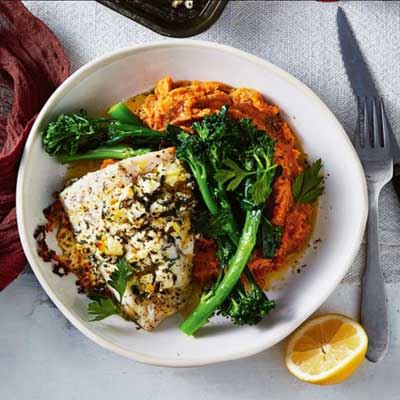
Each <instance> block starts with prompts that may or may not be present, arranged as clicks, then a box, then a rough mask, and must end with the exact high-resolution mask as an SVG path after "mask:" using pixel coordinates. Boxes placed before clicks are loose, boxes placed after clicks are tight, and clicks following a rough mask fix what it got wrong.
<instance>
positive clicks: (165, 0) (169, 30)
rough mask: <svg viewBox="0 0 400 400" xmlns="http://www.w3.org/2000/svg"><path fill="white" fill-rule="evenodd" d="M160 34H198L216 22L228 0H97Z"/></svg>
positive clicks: (180, 35)
mask: <svg viewBox="0 0 400 400" xmlns="http://www.w3.org/2000/svg"><path fill="white" fill-rule="evenodd" d="M97 1H98V2H99V3H101V4H103V5H105V6H107V7H109V8H111V9H112V10H114V11H117V12H118V13H120V14H122V15H124V16H125V17H128V18H130V19H132V20H133V21H135V22H138V23H139V24H142V25H144V26H145V27H147V28H149V29H151V30H153V31H154V32H157V33H159V34H160V35H164V36H169V37H175V38H185V37H189V36H194V35H198V34H199V33H201V32H204V31H205V30H207V29H208V28H209V27H210V26H211V25H212V24H213V23H214V22H216V21H217V19H218V18H219V16H220V15H221V13H222V11H223V10H224V8H225V6H226V4H227V3H228V0H193V8H191V9H187V8H186V7H185V6H184V5H181V6H179V7H177V8H173V7H172V6H171V2H170V0H113V1H112V0H97Z"/></svg>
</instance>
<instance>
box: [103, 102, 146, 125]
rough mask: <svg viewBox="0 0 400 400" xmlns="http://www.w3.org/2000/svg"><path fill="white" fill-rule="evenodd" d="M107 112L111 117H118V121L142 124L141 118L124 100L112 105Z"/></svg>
mask: <svg viewBox="0 0 400 400" xmlns="http://www.w3.org/2000/svg"><path fill="white" fill-rule="evenodd" d="M107 113H108V115H109V116H110V117H111V118H113V119H116V120H117V121H121V122H124V123H127V124H133V125H137V126H141V125H142V124H141V122H140V119H139V118H138V117H137V116H136V115H134V114H133V113H132V112H131V110H130V109H129V108H128V107H127V106H126V105H125V104H124V103H123V102H120V103H117V104H114V105H113V106H111V107H110V108H109V110H108V111H107Z"/></svg>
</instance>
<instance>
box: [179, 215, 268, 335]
mask: <svg viewBox="0 0 400 400" xmlns="http://www.w3.org/2000/svg"><path fill="white" fill-rule="evenodd" d="M261 215H262V210H261V209H256V210H252V211H247V212H246V219H245V223H244V227H243V231H242V234H241V236H240V239H239V243H238V247H237V250H236V253H235V254H234V256H233V257H232V258H231V260H230V262H229V266H228V268H227V270H226V273H225V275H224V277H223V279H222V281H221V283H220V284H219V285H218V287H217V288H216V289H215V292H214V293H210V294H208V295H207V296H206V297H205V298H204V299H202V300H200V303H199V304H198V306H197V307H196V308H195V310H194V311H193V312H192V314H191V315H190V316H189V317H188V318H187V319H186V320H185V321H184V322H183V323H182V324H181V326H180V329H181V330H182V331H183V332H184V333H186V334H187V335H193V334H194V333H195V332H196V331H197V330H198V329H199V328H201V327H202V326H203V325H204V324H205V323H207V321H208V319H209V318H210V317H211V316H212V315H213V313H214V312H215V310H216V309H217V308H218V307H219V306H220V305H221V304H222V303H223V301H224V300H225V299H226V298H227V297H228V296H229V294H230V293H231V292H232V290H233V288H234V287H235V285H236V284H237V282H238V281H239V279H240V275H241V274H242V272H243V270H244V268H245V267H246V264H247V262H248V260H249V258H250V256H251V253H252V251H253V249H254V246H255V245H256V239H257V231H258V227H259V225H260V221H261Z"/></svg>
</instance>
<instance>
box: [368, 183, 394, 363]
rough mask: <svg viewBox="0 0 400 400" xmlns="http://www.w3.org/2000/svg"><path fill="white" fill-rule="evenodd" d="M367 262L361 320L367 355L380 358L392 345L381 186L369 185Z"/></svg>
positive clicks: (374, 360) (376, 358) (378, 359)
mask: <svg viewBox="0 0 400 400" xmlns="http://www.w3.org/2000/svg"><path fill="white" fill-rule="evenodd" d="M369 186H371V187H369V188H368V199H369V215H368V252H367V266H366V269H365V272H364V277H363V281H362V299H361V322H362V324H363V326H364V328H365V330H366V331H367V334H368V342H369V343H368V351H367V358H368V360H369V361H372V362H378V361H380V360H381V359H382V358H383V357H384V356H385V354H386V352H387V350H388V346H389V321H388V312H387V301H386V289H385V278H384V276H383V272H382V268H381V264H380V255H379V235H378V200H379V193H380V189H377V188H376V187H374V185H369Z"/></svg>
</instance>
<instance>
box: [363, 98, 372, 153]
mask: <svg viewBox="0 0 400 400" xmlns="http://www.w3.org/2000/svg"><path fill="white" fill-rule="evenodd" d="M363 111H364V146H365V147H372V140H371V139H372V137H371V130H370V125H369V121H370V114H369V111H368V99H367V98H366V97H364V98H363Z"/></svg>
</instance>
